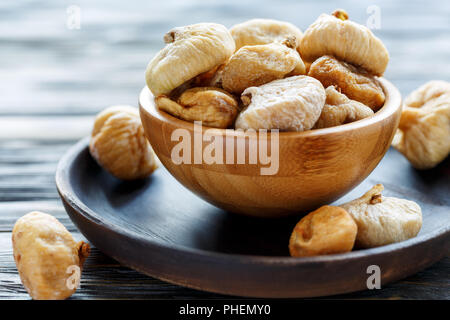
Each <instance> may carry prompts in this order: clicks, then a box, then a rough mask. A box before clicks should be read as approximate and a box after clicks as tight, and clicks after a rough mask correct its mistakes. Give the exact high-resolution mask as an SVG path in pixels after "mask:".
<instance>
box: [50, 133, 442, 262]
mask: <svg viewBox="0 0 450 320" xmlns="http://www.w3.org/2000/svg"><path fill="white" fill-rule="evenodd" d="M88 145H89V137H85V138H83V139H81V140H80V141H78V142H77V143H76V144H75V145H73V146H71V147H70V148H69V149H68V150H67V151H66V152H65V154H64V155H63V156H62V157H61V159H60V160H59V162H58V165H57V169H56V174H55V182H56V188H57V191H58V193H59V195H60V197H61V200H62V201H63V202H67V203H68V204H69V205H70V206H71V207H72V208H73V209H74V210H75V211H76V212H77V213H78V214H80V215H81V216H82V217H83V218H85V219H86V220H88V221H90V222H91V223H95V224H96V225H97V226H100V227H104V228H107V229H108V230H110V231H112V232H114V233H117V234H119V235H121V236H124V237H127V238H130V239H133V240H137V241H139V242H143V243H145V244H146V245H148V246H150V247H156V248H158V249H160V250H170V251H172V252H173V253H175V254H177V253H178V254H179V253H181V254H186V253H188V254H192V255H196V256H197V257H198V258H216V259H220V260H222V261H233V262H237V263H251V264H255V263H257V264H265V265H274V264H279V265H292V266H302V265H314V264H323V263H330V262H343V261H346V262H349V261H353V260H358V259H361V258H367V257H368V256H371V257H377V256H379V255H383V254H385V253H387V252H389V253H395V252H400V251H402V250H405V249H409V248H413V247H415V246H419V245H421V244H422V243H425V242H427V241H429V240H432V239H436V238H439V237H441V236H444V237H445V236H447V237H449V236H450V224H448V225H447V226H443V227H442V228H439V229H436V230H433V231H431V232H429V233H427V234H426V235H422V236H416V237H414V238H411V239H408V240H405V241H401V242H398V243H393V244H388V245H384V246H380V247H376V248H370V249H361V250H356V251H350V252H347V253H340V254H330V255H321V256H315V257H291V256H262V255H248V254H235V253H233V254H231V253H223V252H215V251H208V250H204V249H198V248H192V247H188V246H184V245H180V244H172V243H169V242H159V241H154V240H151V239H149V238H148V237H145V236H142V235H140V234H139V233H137V232H135V231H132V230H129V229H126V228H120V227H117V226H116V225H114V223H111V222H109V220H107V219H104V218H102V217H101V216H99V215H98V214H96V213H95V212H94V211H93V210H92V209H90V208H89V207H88V206H87V205H85V204H84V203H83V201H81V199H80V198H79V197H78V196H77V195H76V193H75V192H74V190H73V188H72V186H71V183H70V178H69V175H70V173H69V172H70V170H69V169H70V167H71V166H72V165H73V164H74V163H75V159H76V158H77V156H78V155H80V154H81V153H82V152H84V151H85V150H86V149H88ZM94 161H95V160H94ZM69 216H70V215H69ZM286 246H288V243H286Z"/></svg>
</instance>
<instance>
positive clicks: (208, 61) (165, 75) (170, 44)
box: [145, 23, 235, 96]
mask: <svg viewBox="0 0 450 320" xmlns="http://www.w3.org/2000/svg"><path fill="white" fill-rule="evenodd" d="M164 41H165V42H166V43H167V45H166V46H165V47H164V48H163V49H162V50H161V51H159V52H158V54H157V55H156V56H155V57H154V58H153V59H152V60H151V61H150V63H149V64H148V66H147V71H146V74H145V78H146V81H147V86H148V88H149V89H150V91H151V92H152V93H153V95H155V96H158V95H162V94H165V95H167V94H169V93H170V92H171V91H172V90H173V89H175V88H176V87H178V86H180V85H182V84H183V83H185V82H187V81H188V80H191V79H192V78H194V77H196V76H198V75H199V74H201V73H203V72H207V71H208V70H211V69H213V68H214V67H216V66H218V65H220V64H223V63H225V62H226V61H227V60H228V59H229V58H230V57H231V55H232V54H233V53H234V51H235V44H234V40H233V37H232V36H231V34H230V32H229V31H228V29H227V28H226V27H225V26H223V25H221V24H215V23H198V24H193V25H189V26H185V27H178V28H174V29H172V30H171V31H169V32H168V33H167V34H166V35H165V36H164Z"/></svg>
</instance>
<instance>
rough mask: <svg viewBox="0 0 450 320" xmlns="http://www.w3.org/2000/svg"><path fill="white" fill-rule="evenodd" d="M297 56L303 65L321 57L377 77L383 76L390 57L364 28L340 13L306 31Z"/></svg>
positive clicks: (315, 23)
mask: <svg viewBox="0 0 450 320" xmlns="http://www.w3.org/2000/svg"><path fill="white" fill-rule="evenodd" d="M300 53H301V55H302V58H303V60H304V61H306V62H313V61H315V60H316V59H318V58H320V57H321V56H324V55H332V56H335V57H336V58H338V59H339V60H342V61H345V62H348V63H351V64H354V65H356V66H359V67H362V68H364V69H366V70H367V71H369V72H370V73H371V74H373V75H376V76H382V75H383V73H384V71H385V70H386V67H387V65H388V62H389V53H388V51H387V49H386V47H385V46H384V44H383V43H382V42H381V40H380V39H378V38H377V37H376V36H375V35H374V34H373V33H372V31H370V30H369V28H367V27H366V26H363V25H360V24H358V23H355V22H353V21H350V20H348V15H347V13H346V12H345V11H343V10H337V11H336V12H334V13H333V14H332V15H328V14H322V15H321V16H320V17H319V18H318V19H317V20H316V21H315V22H314V23H313V24H312V25H310V26H309V27H308V29H307V30H306V31H305V33H304V35H303V38H302V41H301V43H300Z"/></svg>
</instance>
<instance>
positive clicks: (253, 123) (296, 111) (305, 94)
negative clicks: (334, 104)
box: [235, 76, 326, 131]
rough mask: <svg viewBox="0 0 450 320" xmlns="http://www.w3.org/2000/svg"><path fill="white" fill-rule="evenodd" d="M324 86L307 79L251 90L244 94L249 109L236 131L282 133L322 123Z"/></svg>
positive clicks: (281, 81)
mask: <svg viewBox="0 0 450 320" xmlns="http://www.w3.org/2000/svg"><path fill="white" fill-rule="evenodd" d="M325 98H326V95H325V89H324V88H323V86H322V84H321V83H320V82H319V81H318V80H316V79H314V78H311V77H308V76H294V77H289V78H285V79H281V80H275V81H272V82H269V83H266V84H264V85H262V86H260V87H250V88H247V89H245V91H244V92H243V93H242V96H241V99H242V102H243V103H244V105H245V106H247V108H246V109H244V110H243V111H241V113H240V114H239V115H238V117H237V119H236V123H235V127H236V129H254V130H258V129H267V130H270V129H279V130H282V131H304V130H309V129H311V128H312V127H313V126H314V124H315V123H316V121H317V120H318V119H319V116H320V113H321V112H322V108H323V106H324V104H325Z"/></svg>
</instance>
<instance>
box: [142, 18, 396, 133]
mask: <svg viewBox="0 0 450 320" xmlns="http://www.w3.org/2000/svg"><path fill="white" fill-rule="evenodd" d="M164 40H165V42H166V43H167V45H166V46H165V47H164V48H163V49H162V50H161V51H160V52H158V53H157V54H156V56H155V57H154V58H153V59H152V60H151V61H150V63H149V64H148V67H147V71H146V81H147V85H148V88H149V89H150V91H151V92H152V93H153V95H154V97H155V103H156V105H157V106H158V107H159V108H160V109H161V110H164V111H166V112H168V113H170V114H171V115H173V116H175V117H178V118H180V119H183V120H187V121H202V124H203V125H205V126H210V127H217V128H236V129H255V130H258V129H267V130H270V129H279V130H281V131H305V130H310V129H318V128H327V127H332V126H337V125H341V124H344V123H349V122H353V121H356V120H360V119H363V118H366V117H369V116H371V115H372V114H373V113H374V112H376V111H377V110H378V109H379V108H380V107H382V106H383V104H384V101H385V95H384V92H383V89H382V87H381V85H380V83H379V82H378V80H377V77H378V76H382V75H383V73H384V71H385V70H386V67H387V64H388V61H389V54H388V52H387V50H386V48H385V46H384V45H383V43H382V42H381V41H380V40H379V39H378V38H377V37H376V36H375V35H374V34H373V33H372V32H371V31H370V30H369V29H368V28H367V27H365V26H363V25H360V24H357V23H355V22H353V21H350V20H348V15H347V13H346V12H345V11H343V10H336V11H335V12H334V13H333V14H332V15H328V14H323V15H321V16H320V17H319V18H318V19H317V20H316V21H315V22H314V23H313V24H312V25H311V26H309V28H308V29H307V30H306V31H305V33H304V34H303V33H302V32H301V31H300V30H299V29H298V28H297V27H296V26H294V25H292V24H290V23H287V22H283V21H277V20H269V19H253V20H249V21H247V22H244V23H241V24H238V25H235V26H233V27H232V28H231V29H229V30H228V29H227V28H226V27H225V26H223V25H220V24H214V23H199V24H194V25H189V26H185V27H178V28H174V29H172V30H171V31H169V32H168V33H167V34H166V35H165V36H164Z"/></svg>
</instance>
